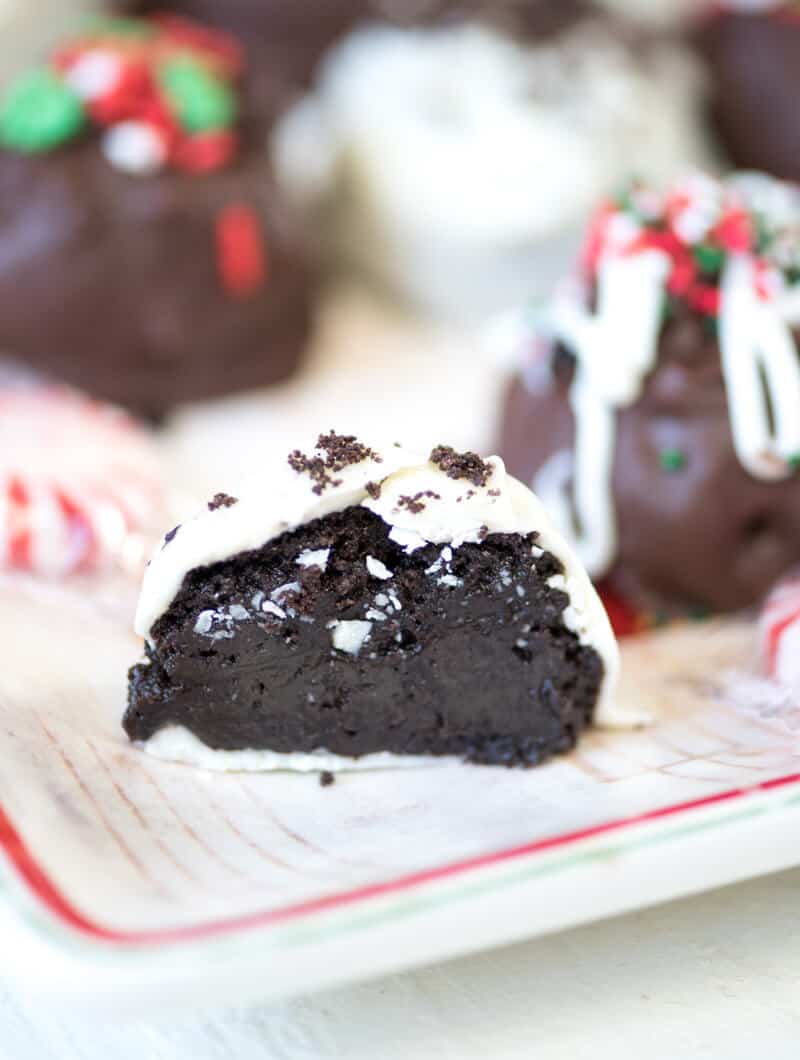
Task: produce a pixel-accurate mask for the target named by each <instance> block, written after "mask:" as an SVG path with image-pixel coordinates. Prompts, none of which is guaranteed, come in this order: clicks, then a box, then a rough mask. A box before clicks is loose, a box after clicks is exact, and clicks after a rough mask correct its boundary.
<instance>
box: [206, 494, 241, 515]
mask: <svg viewBox="0 0 800 1060" xmlns="http://www.w3.org/2000/svg"><path fill="white" fill-rule="evenodd" d="M238 503H239V501H238V499H237V498H236V497H231V495H230V494H229V493H215V494H214V496H213V497H212V498H211V500H210V501H209V502H208V510H209V511H210V512H215V511H216V510H217V508H232V507H233V505H234V504H238Z"/></svg>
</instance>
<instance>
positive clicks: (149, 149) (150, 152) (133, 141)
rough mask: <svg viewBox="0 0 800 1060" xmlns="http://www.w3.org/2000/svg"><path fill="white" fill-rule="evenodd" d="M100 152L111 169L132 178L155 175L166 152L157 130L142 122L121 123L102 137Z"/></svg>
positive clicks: (163, 160)
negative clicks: (112, 167)
mask: <svg viewBox="0 0 800 1060" xmlns="http://www.w3.org/2000/svg"><path fill="white" fill-rule="evenodd" d="M100 148H101V150H102V152H103V154H104V155H105V157H106V158H107V159H108V161H109V162H110V163H111V165H112V166H114V168H115V169H121V170H122V171H123V173H130V174H132V175H133V176H141V177H147V176H150V175H151V174H153V173H157V172H158V171H159V170H160V169H161V167H162V166H163V165H164V163H165V162H166V160H167V148H166V145H165V143H164V139H163V137H162V136H161V134H160V133H159V131H158V130H157V129H155V128H154V127H153V126H152V125H148V124H147V122H143V121H121V122H118V123H117V124H116V125H112V126H111V128H109V129H108V130H107V131H106V133H105V134H104V136H103V139H102V141H101V144H100Z"/></svg>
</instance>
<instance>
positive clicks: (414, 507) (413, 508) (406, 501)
mask: <svg viewBox="0 0 800 1060" xmlns="http://www.w3.org/2000/svg"><path fill="white" fill-rule="evenodd" d="M425 497H430V499H431V500H434V501H440V500H441V499H442V498H441V494H439V493H434V492H433V490H420V492H419V493H415V494H414V496H413V497H410V496H408V495H407V494H406V495H405V496H403V497H400V498H399V499H398V501H397V504H398V506H399V507H400V508H407V509H408V511H410V512H411V514H412V515H419V513H420V512H424V511H425V505H424V504H423V503H422V500H423V498H425Z"/></svg>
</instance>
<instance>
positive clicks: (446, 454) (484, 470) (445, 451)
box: [428, 445, 492, 486]
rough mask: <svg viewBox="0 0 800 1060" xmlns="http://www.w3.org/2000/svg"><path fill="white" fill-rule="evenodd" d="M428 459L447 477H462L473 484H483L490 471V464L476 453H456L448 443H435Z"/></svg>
mask: <svg viewBox="0 0 800 1060" xmlns="http://www.w3.org/2000/svg"><path fill="white" fill-rule="evenodd" d="M428 459H429V460H430V462H431V463H432V464H436V466H437V467H438V468H440V469H441V470H442V471H443V472H444V473H445V475H447V477H448V478H453V479H461V478H463V479H466V481H467V482H471V483H472V484H473V486H485V485H486V483H487V482H488V481H489V476H490V475H491V473H492V465H491V464H488V463H487V462H486V461H485V460H482V459H481V458H480V457H479V456H478V454H477V453H471V452H467V453H457V452H456V451H455V449H453V448H452V446H449V445H437V446H436V448H435V449H433V450H432V451H431V455H430V456H429V457H428Z"/></svg>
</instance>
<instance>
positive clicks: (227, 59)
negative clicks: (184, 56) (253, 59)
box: [153, 14, 244, 77]
mask: <svg viewBox="0 0 800 1060" xmlns="http://www.w3.org/2000/svg"><path fill="white" fill-rule="evenodd" d="M153 22H155V23H156V24H157V25H158V26H159V28H160V29H161V30H162V32H163V33H164V34H165V35H166V37H167V38H168V39H169V41H170V42H173V43H175V44H177V45H180V46H181V47H182V48H189V49H191V50H193V51H197V52H200V53H201V54H202V53H205V55H206V56H207V57H208V58H209V59H210V60H212V61H215V62H216V63H218V64H219V66H220V67H221V68H222V69H223V70H224V72H225V73H226V74H227V75H228V76H229V77H238V76H239V75H240V74H241V72H242V70H243V68H244V53H243V51H242V49H241V47H240V45H239V42H238V41H237V40H236V38H235V37H231V36H230V35H229V34H227V33H223V32H222V31H221V30H215V29H208V28H207V27H206V26H201V25H198V23H196V22H194V21H192V20H191V19H188V18H181V16H180V15H169V14H161V15H154V16H153Z"/></svg>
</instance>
